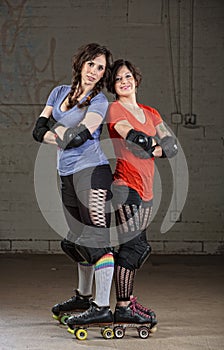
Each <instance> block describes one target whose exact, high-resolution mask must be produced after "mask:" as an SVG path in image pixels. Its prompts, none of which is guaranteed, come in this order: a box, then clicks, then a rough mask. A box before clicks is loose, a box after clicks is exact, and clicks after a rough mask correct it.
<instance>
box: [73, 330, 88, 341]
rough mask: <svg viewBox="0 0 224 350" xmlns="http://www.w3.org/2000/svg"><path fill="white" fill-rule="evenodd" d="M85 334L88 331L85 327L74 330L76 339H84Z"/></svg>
mask: <svg viewBox="0 0 224 350" xmlns="http://www.w3.org/2000/svg"><path fill="white" fill-rule="evenodd" d="M87 335H88V333H87V330H86V329H82V328H79V329H77V330H76V332H75V336H76V339H78V340H86V338H87Z"/></svg>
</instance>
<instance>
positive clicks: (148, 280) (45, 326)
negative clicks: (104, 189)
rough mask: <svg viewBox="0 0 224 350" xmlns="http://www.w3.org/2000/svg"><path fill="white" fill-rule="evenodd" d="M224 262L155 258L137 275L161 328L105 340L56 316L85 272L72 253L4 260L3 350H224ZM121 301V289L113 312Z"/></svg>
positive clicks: (139, 291) (0, 297)
mask: <svg viewBox="0 0 224 350" xmlns="http://www.w3.org/2000/svg"><path fill="white" fill-rule="evenodd" d="M223 262H224V257H221V256H207V257H205V256H198V257H195V256H192V257H190V256H165V257H164V256H152V257H151V258H150V260H149V261H148V262H147V263H146V264H145V265H144V267H143V268H142V270H141V271H139V272H138V274H137V277H136V287H135V295H137V296H138V298H139V301H140V302H142V303H143V304H145V305H150V306H151V307H152V308H153V309H154V310H155V311H156V313H157V316H158V320H159V325H158V331H157V333H155V334H154V335H153V336H152V337H150V338H148V339H146V340H143V339H140V338H138V336H137V332H136V331H135V330H133V331H132V330H129V331H127V332H126V335H125V337H124V338H123V339H112V340H105V339H103V338H102V336H101V334H100V330H99V329H91V330H89V332H88V338H87V340H85V341H78V340H76V339H75V337H74V336H72V335H71V334H69V333H68V332H67V331H66V327H64V326H62V325H59V324H58V323H57V322H56V321H55V320H53V318H52V316H51V312H50V309H51V306H52V305H54V304H55V303H56V302H58V301H62V300H65V299H67V298H68V297H70V296H71V295H72V289H73V288H75V287H76V280H77V274H76V273H74V268H73V265H72V262H70V260H69V259H67V258H66V256H64V255H1V256H0V273H1V275H0V276H1V294H0V304H1V307H0V316H1V324H0V328H1V332H0V349H1V350H6V349H7V350H8V349H10V350H11V349H16V350H24V349H38V350H45V349H47V350H51V349H54V350H55V349H65V350H70V349H71V350H72V349H76V350H79V349H80V350H101V349H102V350H111V349H121V350H126V349H128V350H132V349H138V350H143V349H144V350H145V349H153V350H163V349H166V350H180V349H181V350H192V349H193V350H199V349H201V350H206V349H209V350H221V349H224V334H223V329H224V327H223V326H224V279H223V277H224V270H223ZM114 304H115V298H114V287H113V289H112V294H111V307H112V308H113V307H114Z"/></svg>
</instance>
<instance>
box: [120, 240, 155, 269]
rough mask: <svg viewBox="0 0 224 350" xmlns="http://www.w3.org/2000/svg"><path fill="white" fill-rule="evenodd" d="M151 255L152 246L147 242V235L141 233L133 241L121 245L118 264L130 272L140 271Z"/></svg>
mask: <svg viewBox="0 0 224 350" xmlns="http://www.w3.org/2000/svg"><path fill="white" fill-rule="evenodd" d="M150 253H151V246H150V244H149V243H148V242H147V240H146V236H145V233H141V234H139V235H138V236H137V237H135V238H133V239H132V240H130V241H128V242H126V243H123V244H121V246H120V249H119V251H118V256H117V259H116V264H118V265H120V266H123V267H124V268H126V269H129V270H135V269H139V268H140V267H141V266H142V265H143V264H144V262H145V261H146V260H147V259H148V257H149V256H150Z"/></svg>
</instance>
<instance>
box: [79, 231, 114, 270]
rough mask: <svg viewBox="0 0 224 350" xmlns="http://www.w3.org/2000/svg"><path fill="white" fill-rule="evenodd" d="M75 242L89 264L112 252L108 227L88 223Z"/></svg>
mask: <svg viewBox="0 0 224 350" xmlns="http://www.w3.org/2000/svg"><path fill="white" fill-rule="evenodd" d="M75 243H76V246H77V250H78V252H79V254H80V255H81V256H82V257H83V258H84V259H83V260H86V261H87V262H88V263H89V264H95V263H96V262H97V261H98V260H99V259H100V258H101V257H102V256H103V255H105V254H107V253H110V252H112V249H111V247H110V233H109V228H107V227H100V226H98V227H97V226H87V225H86V226H85V227H84V228H83V231H82V233H81V235H80V236H79V237H78V239H77V240H76V241H75Z"/></svg>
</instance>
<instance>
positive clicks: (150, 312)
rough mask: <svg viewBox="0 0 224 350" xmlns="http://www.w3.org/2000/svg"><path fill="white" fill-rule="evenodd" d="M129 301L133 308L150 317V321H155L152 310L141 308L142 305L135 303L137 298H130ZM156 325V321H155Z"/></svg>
mask: <svg viewBox="0 0 224 350" xmlns="http://www.w3.org/2000/svg"><path fill="white" fill-rule="evenodd" d="M130 301H131V303H132V304H134V306H135V308H136V309H138V310H140V311H142V312H143V313H144V314H146V315H149V316H151V317H152V321H154V320H155V321H156V314H155V312H154V311H153V310H152V309H148V308H147V307H145V306H143V305H142V304H140V303H138V302H137V297H131V298H130ZM156 323H157V321H156Z"/></svg>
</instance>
